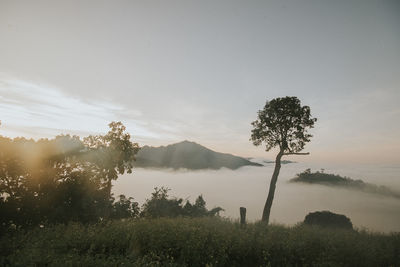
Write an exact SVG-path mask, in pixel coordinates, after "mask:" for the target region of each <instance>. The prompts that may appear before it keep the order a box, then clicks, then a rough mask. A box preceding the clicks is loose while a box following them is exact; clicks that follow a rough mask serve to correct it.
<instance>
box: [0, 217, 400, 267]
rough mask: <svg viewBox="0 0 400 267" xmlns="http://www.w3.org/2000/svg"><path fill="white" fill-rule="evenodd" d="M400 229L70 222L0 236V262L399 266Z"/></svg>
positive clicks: (192, 221) (194, 221)
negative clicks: (370, 230) (386, 231)
mask: <svg viewBox="0 0 400 267" xmlns="http://www.w3.org/2000/svg"><path fill="white" fill-rule="evenodd" d="M399 251H400V235H399V234H388V235H384V234H377V233H368V232H357V231H347V230H340V229H335V230H333V229H330V228H321V227H316V226H314V227H311V226H306V225H299V226H295V227H284V226H278V225H270V226H268V227H265V224H251V223H250V224H247V225H246V227H241V226H240V225H239V223H232V222H230V221H226V220H221V219H216V218H160V219H148V220H147V219H133V220H126V221H108V222H106V223H97V224H95V225H83V224H80V223H71V224H68V225H55V226H51V227H45V228H35V229H33V230H31V231H29V232H24V231H17V232H15V233H13V234H11V233H10V234H8V235H7V236H3V237H2V238H0V265H1V266H122V265H124V266H400V254H399Z"/></svg>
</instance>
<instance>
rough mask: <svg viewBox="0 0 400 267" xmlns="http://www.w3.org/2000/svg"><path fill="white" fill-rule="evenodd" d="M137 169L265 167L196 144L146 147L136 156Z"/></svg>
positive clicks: (186, 142) (186, 143)
mask: <svg viewBox="0 0 400 267" xmlns="http://www.w3.org/2000/svg"><path fill="white" fill-rule="evenodd" d="M135 166H136V167H143V168H173V169H179V168H184V169H190V170H200V169H220V168H223V167H225V168H228V169H232V170H234V169H238V168H240V167H242V166H263V165H262V164H259V163H255V162H251V161H249V160H247V159H245V158H241V157H237V156H234V155H231V154H225V153H219V152H215V151H212V150H211V149H208V148H206V147H204V146H201V145H199V144H197V143H194V142H189V141H183V142H180V143H176V144H172V145H168V146H161V147H150V146H144V147H142V148H141V149H140V151H139V153H138V154H137V156H136V162H135Z"/></svg>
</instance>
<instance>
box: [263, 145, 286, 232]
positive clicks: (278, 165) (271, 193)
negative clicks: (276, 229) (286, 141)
mask: <svg viewBox="0 0 400 267" xmlns="http://www.w3.org/2000/svg"><path fill="white" fill-rule="evenodd" d="M282 156H283V151H279V153H278V155H277V156H276V160H275V169H274V173H273V174H272V178H271V183H270V185H269V192H268V197H267V201H266V202H265V206H264V211H263V215H262V219H261V220H262V221H263V222H266V223H267V224H268V223H269V215H270V213H271V206H272V201H273V200H274V195H275V188H276V181H277V180H278V175H279V171H280V169H281V158H282Z"/></svg>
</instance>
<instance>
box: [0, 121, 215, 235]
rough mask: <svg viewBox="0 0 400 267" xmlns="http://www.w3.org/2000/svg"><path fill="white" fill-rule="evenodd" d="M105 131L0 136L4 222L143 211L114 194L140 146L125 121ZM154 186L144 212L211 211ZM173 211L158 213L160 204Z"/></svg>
mask: <svg viewBox="0 0 400 267" xmlns="http://www.w3.org/2000/svg"><path fill="white" fill-rule="evenodd" d="M109 127H110V130H109V132H108V133H107V134H106V135H96V136H93V135H92V136H88V137H86V138H83V139H81V138H80V137H78V136H70V135H62V136H57V137H56V138H54V139H40V140H38V141H35V140H32V139H29V140H28V139H25V138H14V139H10V138H6V137H2V136H0V213H1V217H0V224H1V228H2V229H1V230H2V231H4V230H6V229H9V228H10V227H13V228H15V227H17V228H19V227H31V226H36V225H43V226H44V225H48V224H55V223H66V222H69V221H77V222H81V223H90V222H98V221H102V220H104V219H112V218H126V217H136V216H139V215H140V208H139V204H138V203H137V202H134V201H133V198H131V197H125V196H124V195H121V196H119V198H118V199H115V198H114V197H113V195H112V194H111V186H112V181H113V180H115V179H117V178H118V175H120V174H124V173H126V172H127V173H131V172H132V168H133V162H134V160H135V155H136V154H137V153H138V151H139V145H138V144H137V143H132V142H131V140H130V135H129V134H128V133H126V131H125V130H126V129H125V127H124V125H123V124H122V123H121V122H112V123H110V124H109ZM167 192H168V190H167V189H165V188H161V189H156V192H155V193H153V195H152V198H151V199H149V200H148V201H147V202H146V203H145V204H144V205H143V211H142V212H141V213H142V215H143V216H150V217H158V216H164V215H169V216H178V215H198V216H200V215H209V214H216V213H217V212H218V211H219V210H218V209H217V210H213V211H211V212H209V211H208V210H206V208H205V202H204V200H203V199H202V197H201V196H200V197H199V198H198V199H197V200H196V203H195V204H193V205H192V204H191V203H190V202H187V203H186V204H185V205H183V200H181V199H175V198H168V194H167ZM160 207H161V208H163V209H166V210H169V211H170V213H168V214H167V213H166V212H165V211H163V212H160V211H158V209H159V208H160Z"/></svg>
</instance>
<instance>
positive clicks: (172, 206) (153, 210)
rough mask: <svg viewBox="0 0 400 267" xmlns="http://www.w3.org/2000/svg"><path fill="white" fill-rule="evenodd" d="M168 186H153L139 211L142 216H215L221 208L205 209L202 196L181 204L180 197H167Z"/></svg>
mask: <svg viewBox="0 0 400 267" xmlns="http://www.w3.org/2000/svg"><path fill="white" fill-rule="evenodd" d="M168 191H169V189H168V188H165V187H161V188H157V187H156V188H155V189H154V192H153V193H152V195H151V198H150V199H148V200H147V201H146V203H144V205H143V210H142V212H141V216H142V217H149V218H159V217H178V216H188V217H203V216H216V215H218V214H219V212H220V211H222V210H223V209H222V208H221V207H216V208H213V209H212V210H207V208H206V202H205V200H204V199H203V196H202V195H200V196H198V197H197V199H196V201H195V203H194V204H191V203H190V201H186V203H185V204H183V199H182V198H169V197H168Z"/></svg>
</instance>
